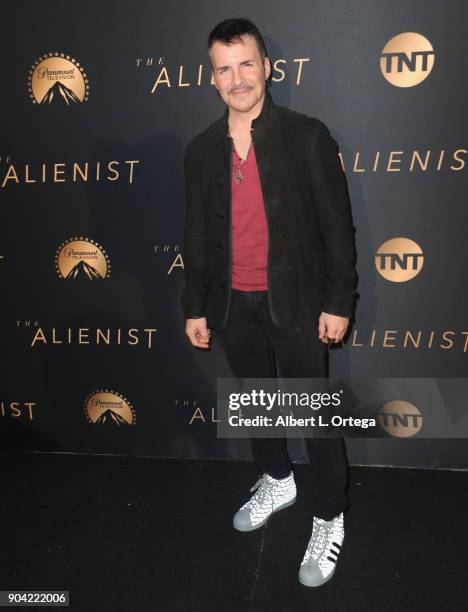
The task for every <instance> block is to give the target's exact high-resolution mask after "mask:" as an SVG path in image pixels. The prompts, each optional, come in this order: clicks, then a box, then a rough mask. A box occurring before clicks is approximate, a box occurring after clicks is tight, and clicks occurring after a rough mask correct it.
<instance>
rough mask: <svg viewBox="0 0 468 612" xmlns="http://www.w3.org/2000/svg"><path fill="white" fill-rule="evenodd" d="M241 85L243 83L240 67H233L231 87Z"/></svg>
mask: <svg viewBox="0 0 468 612" xmlns="http://www.w3.org/2000/svg"><path fill="white" fill-rule="evenodd" d="M241 85H243V83H242V77H241V73H240V69H239V68H236V67H234V68H233V69H232V88H233V89H235V88H236V87H240V86H241Z"/></svg>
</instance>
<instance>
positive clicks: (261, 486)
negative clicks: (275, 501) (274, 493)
mask: <svg viewBox="0 0 468 612" xmlns="http://www.w3.org/2000/svg"><path fill="white" fill-rule="evenodd" d="M272 487H273V483H270V482H268V480H267V479H266V476H263V477H262V478H259V479H258V480H257V482H256V483H255V484H254V485H253V487H251V488H250V491H251V492H253V491H256V490H257V489H258V491H257V492H256V493H255V495H253V496H252V497H251V499H250V500H249V501H248V502H247V504H246V505H248V506H259V505H262V504H263V502H264V501H266V500H267V498H268V497H270V493H271V489H272Z"/></svg>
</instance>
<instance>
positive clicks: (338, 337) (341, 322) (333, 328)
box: [318, 312, 349, 344]
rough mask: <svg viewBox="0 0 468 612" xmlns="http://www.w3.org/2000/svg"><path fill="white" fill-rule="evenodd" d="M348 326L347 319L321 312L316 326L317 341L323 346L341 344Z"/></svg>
mask: <svg viewBox="0 0 468 612" xmlns="http://www.w3.org/2000/svg"><path fill="white" fill-rule="evenodd" d="M348 325H349V317H339V316H338V315H333V314H329V313H328V312H322V313H321V315H320V317H319V325H318V333H319V339H320V340H321V341H322V342H324V343H325V344H328V343H329V342H330V344H334V343H337V342H341V341H342V340H343V336H344V335H345V333H346V330H347V329H348ZM333 339H334V340H333Z"/></svg>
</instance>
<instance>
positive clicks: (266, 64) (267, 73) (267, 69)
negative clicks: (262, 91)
mask: <svg viewBox="0 0 468 612" xmlns="http://www.w3.org/2000/svg"><path fill="white" fill-rule="evenodd" d="M263 65H264V67H265V80H268V79H269V78H270V73H271V62H270V58H269V57H265V59H264V60H263Z"/></svg>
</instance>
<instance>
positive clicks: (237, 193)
mask: <svg viewBox="0 0 468 612" xmlns="http://www.w3.org/2000/svg"><path fill="white" fill-rule="evenodd" d="M239 161H240V159H239V156H238V155H237V152H236V151H235V150H233V153H232V176H231V210H232V278H231V286H232V288H233V289H239V290H240V291H264V290H266V289H268V282H267V260H268V225H267V220H266V217H265V207H264V203H263V195H262V186H261V183H260V177H259V174H258V168H257V160H256V159H255V150H254V147H253V144H252V145H251V147H250V151H249V154H248V156H247V159H246V160H245V161H244V162H243V163H242V165H241V166H240V171H241V174H242V181H241V182H240V183H239V184H237V183H236V181H235V176H236V174H237V167H238V166H239Z"/></svg>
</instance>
